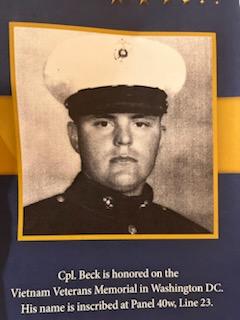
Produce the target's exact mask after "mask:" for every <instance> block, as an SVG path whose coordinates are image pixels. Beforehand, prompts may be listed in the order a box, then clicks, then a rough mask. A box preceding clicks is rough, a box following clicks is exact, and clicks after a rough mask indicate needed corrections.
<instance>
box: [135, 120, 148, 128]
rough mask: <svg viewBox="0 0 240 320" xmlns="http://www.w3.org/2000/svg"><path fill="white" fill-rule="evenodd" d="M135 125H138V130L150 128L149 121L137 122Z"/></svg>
mask: <svg viewBox="0 0 240 320" xmlns="http://www.w3.org/2000/svg"><path fill="white" fill-rule="evenodd" d="M135 125H136V126H137V127H138V128H143V127H150V122H147V121H137V122H135Z"/></svg>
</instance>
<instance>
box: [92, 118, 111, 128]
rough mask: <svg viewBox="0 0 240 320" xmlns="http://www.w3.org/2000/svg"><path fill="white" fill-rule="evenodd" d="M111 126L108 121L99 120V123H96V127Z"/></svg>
mask: <svg viewBox="0 0 240 320" xmlns="http://www.w3.org/2000/svg"><path fill="white" fill-rule="evenodd" d="M109 125H110V122H109V121H107V120H99V121H96V122H94V126H95V127H102V128H106V127H107V126H109Z"/></svg>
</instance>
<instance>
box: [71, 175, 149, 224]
mask: <svg viewBox="0 0 240 320" xmlns="http://www.w3.org/2000/svg"><path fill="white" fill-rule="evenodd" d="M65 195H66V197H67V198H68V199H69V200H70V201H72V202H74V203H75V204H76V205H80V206H83V207H85V208H86V209H89V210H92V211H95V212H99V213H104V214H107V215H109V216H116V215H117V216H119V215H121V220H122V219H127V220H129V218H130V217H131V216H132V218H133V216H136V215H138V214H139V209H141V208H146V207H148V206H149V205H150V204H151V203H152V201H153V191H152V188H151V187H150V186H149V185H148V184H147V183H146V184H145V185H144V188H143V192H142V194H141V195H140V196H126V195H123V194H122V193H121V192H119V191H115V190H112V189H110V188H107V187H105V186H102V185H100V184H99V183H96V182H95V181H93V180H91V179H89V178H88V177H87V176H86V175H85V174H84V173H82V172H80V173H79V174H78V175H77V177H76V178H75V179H74V181H73V183H72V185H71V186H70V187H69V188H68V189H67V190H66V192H65Z"/></svg>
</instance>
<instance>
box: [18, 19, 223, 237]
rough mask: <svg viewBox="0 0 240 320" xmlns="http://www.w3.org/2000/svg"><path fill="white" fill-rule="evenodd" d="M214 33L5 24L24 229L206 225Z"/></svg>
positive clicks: (170, 229)
mask: <svg viewBox="0 0 240 320" xmlns="http://www.w3.org/2000/svg"><path fill="white" fill-rule="evenodd" d="M213 40H214V37H213V35H212V34H198V33H196V34H184V33H182V34H174V33H167V34H164V33H159V34H154V35H153V34H151V33H141V34H140V33H139V34H138V33H136V32H135V33H134V32H124V33H123V32H122V33H121V32H120V31H119V32H117V31H116V32H113V31H111V32H109V33H107V32H106V30H105V32H101V30H96V29H95V30H94V29H93V30H90V31H89V30H86V29H81V28H77V27H76V28H75V29H68V28H67V27H66V28H65V29H64V28H61V29H60V28H57V27H56V28H55V27H52V28H49V26H48V27H47V26H45V27H44V25H43V27H41V28H40V27H38V26H32V25H31V24H29V25H28V24H25V25H22V26H15V28H14V42H13V45H14V74H15V80H14V81H15V87H16V103H17V113H18V123H19V140H20V144H19V145H20V152H21V168H22V174H21V179H20V188H21V193H20V196H21V206H20V209H19V210H20V213H19V214H20V217H21V218H20V221H21V223H22V235H23V236H36V235H37V236H63V235H64V236H66V235H69V236H73V235H74V236H79V239H80V238H81V236H82V235H83V236H84V235H98V236H99V237H100V238H101V237H104V235H118V236H119V238H121V236H122V235H128V237H130V238H131V237H132V238H134V237H135V238H137V236H138V235H146V238H148V236H149V235H151V236H152V235H155V236H156V238H161V237H164V236H166V235H167V237H169V238H171V236H172V235H174V236H176V235H188V236H191V235H204V236H206V235H211V234H213V233H214V221H215V219H216V210H217V207H216V206H217V205H216V200H217V199H216V192H217V191H216V188H217V180H216V179H217V172H216V170H217V167H216V148H215V141H216V136H215V129H216V124H215V121H216V119H215V109H214V99H215V97H214V95H215V94H216V92H215V89H216V88H215V81H216V78H215V74H214V66H215V58H214V50H215V47H214V41H213ZM214 217H215V218H214Z"/></svg>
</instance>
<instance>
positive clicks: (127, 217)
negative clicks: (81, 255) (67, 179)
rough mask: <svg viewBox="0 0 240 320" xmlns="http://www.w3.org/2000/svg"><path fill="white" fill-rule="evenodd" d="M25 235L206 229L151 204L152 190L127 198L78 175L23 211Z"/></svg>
mask: <svg viewBox="0 0 240 320" xmlns="http://www.w3.org/2000/svg"><path fill="white" fill-rule="evenodd" d="M23 233H24V235H72V234H128V233H130V234H135V233H141V234H164V233H166V234H174V233H175V234H185V233H186V234H196V233H208V231H207V230H206V229H204V228H203V227H201V226H199V225H198V224H196V223H194V222H192V221H190V220H188V219H187V218H185V217H183V216H182V215H180V214H178V213H176V212H174V211H172V210H170V209H168V208H166V207H163V206H161V205H159V204H156V203H154V202H153V191H152V188H151V187H150V186H149V185H148V184H145V186H144V189H143V192H142V195H140V196H132V197H128V196H125V195H123V194H121V193H120V192H118V191H114V190H111V189H109V188H106V187H104V186H102V185H99V184H97V183H95V182H93V181H91V180H89V179H88V178H87V177H86V176H85V175H84V174H83V173H80V174H79V175H78V176H77V177H76V178H75V180H74V182H73V183H72V185H71V186H70V187H69V188H68V189H67V190H66V191H65V192H64V193H63V194H60V195H56V196H54V197H51V198H49V199H45V200H42V201H39V202H37V203H34V204H32V205H30V206H27V207H25V209H24V231H23Z"/></svg>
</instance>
